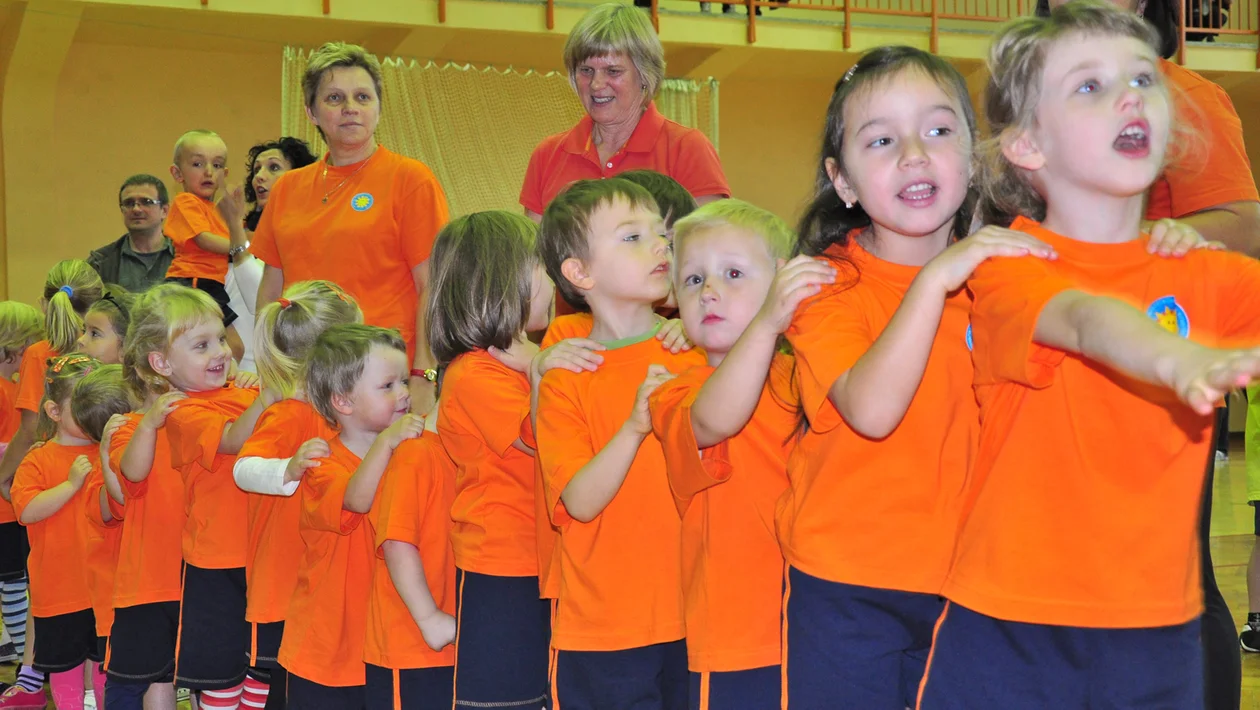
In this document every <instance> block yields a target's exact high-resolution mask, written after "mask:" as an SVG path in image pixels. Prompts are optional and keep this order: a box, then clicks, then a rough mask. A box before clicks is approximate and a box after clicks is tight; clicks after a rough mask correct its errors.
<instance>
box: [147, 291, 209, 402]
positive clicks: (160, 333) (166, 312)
mask: <svg viewBox="0 0 1260 710" xmlns="http://www.w3.org/2000/svg"><path fill="white" fill-rule="evenodd" d="M222 320H223V311H221V310H219V304H217V303H215V302H214V299H213V298H211V297H210V296H209V295H208V294H207V293H206V292H205V291H201V290H198V289H193V288H188V287H187V286H181V285H179V284H174V283H168V284H160V285H158V286H154V287H153V288H151V289H149V290H148V291H145V292H144V293H143V294H141V295H140V298H139V300H138V301H137V302H136V304H135V306H133V307H132V309H131V324H130V325H129V326H128V327H127V340H126V342H127V347H126V349H125V350H124V351H123V366H124V367H125V368H126V370H125V372H124V376H125V377H126V379H127V383H128V384H129V385H131V387H132V388H133V389H134V390H135V393H136V396H137V397H138V398H140V399H144V398H145V397H147V396H149V395H150V394H154V393H158V392H164V391H166V390H167V389H168V387H169V385H168V384H167V382H166V378H164V377H162V376H161V375H159V374H158V373H157V372H156V371H155V370H154V369H153V366H152V365H150V364H149V353H151V352H160V353H165V352H167V349H168V348H169V347H170V345H171V343H172V342H173V341H174V340H175V339H176V338H178V337H179V336H180V335H182V334H183V333H184V332H185V331H187V330H189V329H192V328H195V327H197V326H198V325H201V324H202V323H206V322H213V321H222Z"/></svg>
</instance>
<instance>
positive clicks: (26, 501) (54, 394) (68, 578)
mask: <svg viewBox="0 0 1260 710" xmlns="http://www.w3.org/2000/svg"><path fill="white" fill-rule="evenodd" d="M98 367H100V363H98V362H97V361H95V360H93V359H92V358H90V357H88V356H87V355H81V354H71V355H62V356H60V357H56V358H53V359H52V360H50V361H49V366H48V374H47V376H46V377H45V378H44V396H43V400H42V402H41V404H40V415H39V425H38V427H37V428H36V432H37V435H38V436H39V437H40V439H41V441H42V444H41V445H39V446H37V447H35V448H32V449H31V451H30V453H29V454H28V455H27V456H26V457H25V458H24V459H23V461H22V464H21V465H20V466H19V467H18V470H17V474H16V475H15V476H14V478H13V508H14V510H15V511H17V515H18V522H20V523H22V525H25V526H26V527H27V532H28V534H29V535H30V544H31V557H30V575H31V613H32V615H33V617H34V621H35V641H34V644H35V662H34V668H35V670H37V671H39V672H42V673H49V674H51V676H52V679H51V680H52V692H53V702H54V703H55V704H56V705H57V707H58V708H60V709H61V710H65V709H67V708H70V709H72V710H73V709H76V708H79V709H81V708H82V707H83V697H84V685H85V683H84V670H85V669H84V668H83V664H84V663H85V662H88V661H97V662H99V661H101V660H103V659H102V658H100V657H99V656H98V655H97V643H96V622H95V619H94V617H93V614H92V599H91V595H90V593H89V591H88V585H87V582H86V578H85V576H84V574H83V570H84V568H85V567H86V564H87V561H86V559H85V558H84V555H83V546H82V544H81V537H82V534H83V533H82V529H83V528H84V527H85V526H86V525H87V520H86V519H85V517H84V515H83V512H82V511H83V508H82V507H81V495H82V489H83V484H84V481H85V479H86V478H87V476H88V473H89V472H90V471H91V470H92V468H93V467H94V466H95V465H96V464H97V458H98V456H99V454H98V451H97V447H96V446H95V445H94V444H93V443H92V441H91V440H90V439H88V437H87V435H86V434H85V433H84V432H83V429H82V428H81V427H80V426H79V424H78V422H76V421H75V419H74V417H73V416H72V414H71V405H70V400H71V393H72V391H73V389H74V385H75V383H77V382H78V381H79V380H80V379H81V378H82V377H83V376H85V375H87V374H88V373H89V372H91V371H93V370H95V369H97V368H98ZM92 685H93V690H94V692H95V694H96V701H97V706H98V707H104V702H105V698H104V696H103V691H104V685H105V678H104V676H103V675H102V674H100V672H99V668H98V669H97V672H96V673H95V674H94V675H93V683H92Z"/></svg>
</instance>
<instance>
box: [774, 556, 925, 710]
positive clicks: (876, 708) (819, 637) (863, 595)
mask: <svg viewBox="0 0 1260 710" xmlns="http://www.w3.org/2000/svg"><path fill="white" fill-rule="evenodd" d="M944 606H945V602H944V601H942V600H941V598H940V597H938V596H936V595H935V594H918V593H915V592H899V591H895V590H891V589H875V588H872V587H860V586H857V585H852V584H842V583H840V582H828V581H826V580H823V579H819V578H817V577H812V576H810V575H808V574H805V573H804V572H802V571H800V570H798V569H796V568H795V567H789V568H788V592H787V648H786V651H787V697H788V702H790V703H791V705H792V708H793V710H816V709H817V710H832V708H863V710H904V709H905V708H907V707H911V706H913V705H914V698H915V694H916V693H917V692H918V688H919V680H920V679H921V678H922V677H923V669H924V667H925V666H926V665H927V657H928V652H929V651H930V650H931V648H932V628H933V627H934V626H935V625H936V620H937V619H938V618H939V617H940V615H941V609H943V608H944Z"/></svg>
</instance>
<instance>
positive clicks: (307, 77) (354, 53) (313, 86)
mask: <svg viewBox="0 0 1260 710" xmlns="http://www.w3.org/2000/svg"><path fill="white" fill-rule="evenodd" d="M338 67H359V68H360V69H362V70H363V71H366V72H367V73H368V76H369V77H371V78H372V86H373V88H375V89H376V100H377V101H378V102H379V101H381V100H382V96H381V63H380V61H378V60H377V58H376V57H375V56H373V55H372V54H370V53H368V51H367V50H366V49H364V48H362V47H360V46H359V45H357V44H350V43H348V42H326V43H325V44H324V45H323V46H322V47H320V48H319V49H317V50H315V51H314V52H311V54H310V56H309V57H307V58H306V71H305V72H303V74H302V98H303V99H305V100H306V107H307V108H309V109H311V110H314V109H315V95H316V94H317V93H319V83H320V82H321V81H323V80H324V75H325V74H327V73H328V72H330V71H332V70H333V69H337V68H338Z"/></svg>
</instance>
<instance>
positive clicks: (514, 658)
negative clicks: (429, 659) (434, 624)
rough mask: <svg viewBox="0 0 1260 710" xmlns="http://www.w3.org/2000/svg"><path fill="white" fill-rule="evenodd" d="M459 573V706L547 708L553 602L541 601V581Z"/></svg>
mask: <svg viewBox="0 0 1260 710" xmlns="http://www.w3.org/2000/svg"><path fill="white" fill-rule="evenodd" d="M455 573H456V578H455V583H456V586H457V589H458V593H457V595H456V611H455V618H456V619H457V620H458V628H457V631H456V634H455V698H456V699H457V701H456V705H467V706H469V707H494V708H504V709H505V710H511V708H518V707H519V708H529V709H530V710H534V709H536V708H539V707H542V706H543V705H545V704H546V703H547V696H548V692H547V691H548V686H547V668H548V665H549V663H550V660H551V602H550V601H548V600H546V599H539V598H538V577H495V576H491V575H485V574H477V573H475V572H465V571H463V570H456V571H455Z"/></svg>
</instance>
